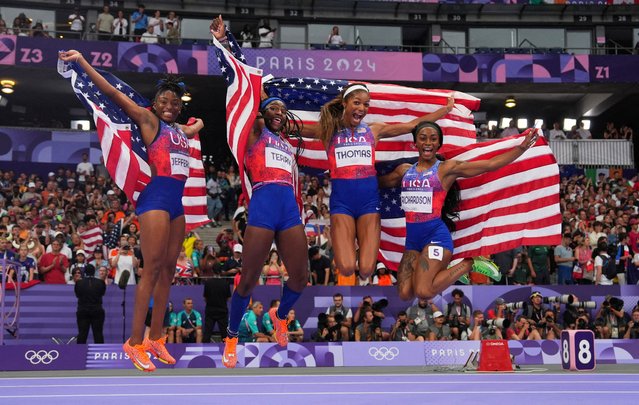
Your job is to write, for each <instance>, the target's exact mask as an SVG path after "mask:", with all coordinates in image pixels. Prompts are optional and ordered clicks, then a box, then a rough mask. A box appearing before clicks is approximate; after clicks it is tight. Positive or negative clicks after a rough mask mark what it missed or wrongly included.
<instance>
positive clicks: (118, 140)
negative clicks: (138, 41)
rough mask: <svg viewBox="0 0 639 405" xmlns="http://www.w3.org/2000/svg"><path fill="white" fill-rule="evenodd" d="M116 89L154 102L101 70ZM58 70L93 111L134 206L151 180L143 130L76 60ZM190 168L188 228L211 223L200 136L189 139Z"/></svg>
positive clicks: (106, 152) (109, 163)
mask: <svg viewBox="0 0 639 405" xmlns="http://www.w3.org/2000/svg"><path fill="white" fill-rule="evenodd" d="M98 72H99V73H100V74H101V75H102V76H103V77H104V78H105V79H106V80H107V81H108V82H109V83H111V84H112V85H113V86H114V87H115V88H116V89H118V90H119V91H121V92H122V93H124V94H126V95H127V96H129V97H130V98H131V99H132V100H133V101H135V102H136V104H138V105H139V106H142V107H148V106H150V105H151V103H150V102H149V101H148V100H147V99H145V98H144V97H142V96H141V95H140V94H138V93H137V92H136V91H135V90H133V89H132V88H131V87H130V86H129V85H128V84H126V83H125V82H123V81H121V80H120V79H118V78H117V77H115V76H114V75H112V74H111V73H109V72H105V71H98ZM58 73H60V75H62V77H64V78H66V79H68V80H70V82H71V86H72V87H73V91H74V92H75V94H76V95H77V96H78V98H79V99H80V101H81V102H82V104H84V106H85V108H86V109H87V110H89V111H90V112H91V113H92V114H93V121H94V122H95V126H96V128H97V132H98V138H99V140H100V147H101V149H102V155H103V156H104V162H105V165H106V167H107V170H108V171H109V174H110V175H111V177H112V178H113V179H114V181H115V184H117V186H118V187H120V188H121V189H122V190H123V191H124V193H125V194H126V196H127V197H128V198H129V200H130V201H131V202H132V203H133V205H135V203H136V202H137V199H138V197H139V195H140V193H141V192H142V190H144V187H146V185H147V184H148V183H149V181H150V180H151V168H150V166H149V164H148V162H147V159H148V156H147V151H146V146H145V145H144V142H143V141H142V136H141V134H140V130H139V128H138V127H137V125H135V123H134V122H133V121H132V120H131V119H130V118H129V117H128V116H127V115H126V114H125V113H124V111H123V110H122V109H121V108H120V107H119V106H118V105H117V104H115V103H114V102H113V101H111V100H110V99H109V98H107V97H106V96H105V95H104V94H102V92H100V91H99V90H98V88H97V86H95V84H94V83H93V82H92V81H91V80H89V77H88V75H87V73H86V72H84V70H83V69H82V68H81V67H80V66H79V65H78V64H77V63H74V62H73V63H65V62H63V61H61V60H59V61H58ZM189 147H190V154H191V158H190V161H189V163H190V167H189V179H188V180H187V183H186V186H185V189H184V196H183V197H182V203H183V204H184V213H185V220H186V231H187V232H188V231H189V230H191V229H193V228H197V227H198V226H201V225H204V224H206V223H208V222H209V219H208V217H207V216H206V188H205V184H204V168H203V166H202V162H201V152H200V140H199V135H198V136H196V137H194V138H193V139H190V140H189Z"/></svg>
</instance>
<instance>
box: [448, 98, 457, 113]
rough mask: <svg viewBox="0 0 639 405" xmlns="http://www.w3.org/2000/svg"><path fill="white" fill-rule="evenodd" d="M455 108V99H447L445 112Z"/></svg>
mask: <svg viewBox="0 0 639 405" xmlns="http://www.w3.org/2000/svg"><path fill="white" fill-rule="evenodd" d="M454 107H455V98H454V97H453V96H450V97H448V102H447V103H446V110H447V111H448V112H451V111H452V110H453V108H454Z"/></svg>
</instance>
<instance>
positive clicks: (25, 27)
mask: <svg viewBox="0 0 639 405" xmlns="http://www.w3.org/2000/svg"><path fill="white" fill-rule="evenodd" d="M31 22H32V20H31V19H30V18H28V17H27V16H26V15H25V14H24V13H20V14H18V16H17V17H16V18H14V19H13V26H12V28H13V35H17V36H20V37H26V36H29V33H30V32H31Z"/></svg>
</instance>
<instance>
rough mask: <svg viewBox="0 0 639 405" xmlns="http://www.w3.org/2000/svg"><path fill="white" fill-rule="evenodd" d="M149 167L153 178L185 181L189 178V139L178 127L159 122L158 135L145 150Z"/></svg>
mask: <svg viewBox="0 0 639 405" xmlns="http://www.w3.org/2000/svg"><path fill="white" fill-rule="evenodd" d="M147 154H148V161H149V166H151V168H152V171H153V173H154V174H155V176H166V177H172V178H174V179H177V180H180V181H185V180H186V178H187V177H189V139H188V138H187V137H186V135H185V134H184V132H182V130H181V129H180V128H179V127H178V126H175V127H173V126H171V125H168V124H167V123H165V122H164V121H162V120H160V125H159V127H158V133H157V135H156V136H155V139H154V140H153V142H151V144H150V145H149V146H148V148H147Z"/></svg>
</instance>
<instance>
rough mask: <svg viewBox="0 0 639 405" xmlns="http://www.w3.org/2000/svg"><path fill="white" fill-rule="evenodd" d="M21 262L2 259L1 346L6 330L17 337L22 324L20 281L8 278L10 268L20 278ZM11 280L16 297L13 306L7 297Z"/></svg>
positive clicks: (0, 298) (0, 277) (0, 272)
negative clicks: (8, 302)
mask: <svg viewBox="0 0 639 405" xmlns="http://www.w3.org/2000/svg"><path fill="white" fill-rule="evenodd" d="M19 268H20V267H19V263H16V262H14V261H11V260H7V259H2V260H0V279H1V282H0V328H2V329H1V330H0V346H2V345H3V344H4V333H5V331H6V332H7V333H9V334H10V335H12V336H13V337H15V338H18V337H19V329H18V328H19V325H20V283H19V282H14V281H12V280H8V276H9V270H10V269H13V270H14V272H15V273H16V279H19V278H20V274H19ZM9 281H11V283H12V284H13V286H14V291H15V299H14V301H13V305H11V307H7V305H6V303H5V297H6V292H7V283H8V282H9Z"/></svg>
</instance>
